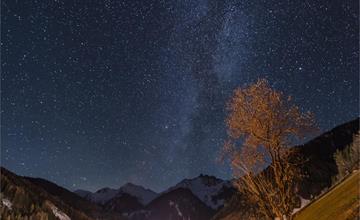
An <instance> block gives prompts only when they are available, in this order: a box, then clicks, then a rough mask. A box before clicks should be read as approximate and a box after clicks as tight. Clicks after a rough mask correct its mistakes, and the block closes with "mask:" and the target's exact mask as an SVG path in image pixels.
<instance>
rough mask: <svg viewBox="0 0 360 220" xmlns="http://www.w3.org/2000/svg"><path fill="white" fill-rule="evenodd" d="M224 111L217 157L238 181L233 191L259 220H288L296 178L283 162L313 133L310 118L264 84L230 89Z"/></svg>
mask: <svg viewBox="0 0 360 220" xmlns="http://www.w3.org/2000/svg"><path fill="white" fill-rule="evenodd" d="M228 110H229V115H228V117H227V119H226V122H227V128H228V139H227V141H226V143H225V145H224V148H223V149H224V151H223V152H224V155H225V156H227V157H229V159H230V161H231V165H232V168H233V172H234V175H235V176H236V177H238V179H239V181H238V183H237V188H238V189H239V190H240V191H241V192H242V193H243V194H244V195H246V197H247V199H248V201H250V202H251V203H253V204H254V205H255V206H257V207H258V210H259V213H261V214H262V215H263V216H266V217H268V218H272V219H274V218H279V219H291V214H292V211H293V209H294V207H295V203H296V199H297V197H296V188H297V186H296V183H297V182H298V179H299V178H301V172H300V170H299V169H298V167H299V166H297V165H298V164H296V163H295V162H294V160H289V156H290V155H291V154H292V151H293V149H292V148H291V147H290V146H293V145H295V143H296V141H298V140H301V139H302V138H304V137H305V136H306V135H307V134H309V133H311V132H313V131H314V130H315V128H316V127H315V120H314V117H313V115H312V114H311V113H310V112H307V113H302V112H301V111H300V109H299V108H298V107H297V106H296V105H293V104H291V97H284V95H283V94H282V93H281V92H279V91H276V90H274V89H272V88H271V87H270V86H269V84H268V82H267V81H266V80H264V79H260V80H258V81H257V82H256V83H255V84H252V85H250V86H248V87H245V88H238V89H236V90H235V92H234V95H233V97H232V99H231V100H230V102H229V103H228Z"/></svg>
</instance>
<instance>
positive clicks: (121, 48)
mask: <svg viewBox="0 0 360 220" xmlns="http://www.w3.org/2000/svg"><path fill="white" fill-rule="evenodd" d="M358 4H359V3H358V1H355V0H349V1H342V0H335V1H331V3H330V2H329V1H325V0H320V1H315V0H307V1H303V0H301V1H300V0H295V1H294V0H291V1H290V0H288V1H275V0H274V1H252V0H248V1H215V0H213V1H210V0H208V1H207V0H202V1H109V0H108V1H61V0H52V1H14V0H3V1H2V2H1V15H2V17H1V19H2V25H1V64H2V71H1V73H2V76H1V77H2V78H1V92H2V97H1V98H2V99H1V110H2V122H1V137H2V138H1V160H2V161H1V163H2V165H3V166H5V167H7V168H9V169H10V170H12V171H14V172H16V173H18V174H21V175H29V176H37V177H43V178H46V179H49V180H51V181H54V182H56V183H58V184H59V185H62V186H65V187H67V188H69V189H77V188H83V189H90V190H96V189H98V188H101V187H105V186H110V187H116V188H117V187H119V186H121V185H122V184H124V183H126V182H134V183H137V184H141V185H143V186H145V187H150V188H152V189H154V190H156V191H160V190H163V189H165V188H167V187H169V186H171V185H172V184H175V183H176V182H178V181H180V180H181V179H183V178H189V177H194V176H197V175H199V174H200V173H204V174H211V175H216V176H218V177H222V178H230V177H231V172H230V170H229V168H228V167H227V166H226V165H221V164H219V163H217V162H216V157H217V155H218V151H219V149H220V148H221V145H222V143H223V138H224V135H225V131H224V118H225V112H224V106H225V102H226V100H228V99H229V97H230V95H231V92H232V90H233V89H234V88H235V87H236V86H242V85H245V84H248V83H251V82H254V81H255V80H257V78H259V77H261V78H267V79H268V80H269V82H270V84H271V85H272V86H273V87H275V88H276V89H279V90H282V91H283V92H284V93H286V94H287V95H292V96H293V97H294V100H295V102H296V103H297V104H298V105H299V106H300V107H301V108H302V109H304V110H310V111H313V112H314V113H315V115H316V117H317V120H318V123H319V126H320V128H321V129H322V130H326V129H330V128H332V127H334V126H335V125H338V124H340V123H343V122H346V121H348V120H351V119H353V118H355V117H357V116H358V115H359V114H358V110H359V109H358V106H359V97H358V91H359V62H358V61H359V52H358V51H359V36H358V32H359V29H358V28H359V23H358V20H359V16H358V14H359V11H358V9H359V5H358Z"/></svg>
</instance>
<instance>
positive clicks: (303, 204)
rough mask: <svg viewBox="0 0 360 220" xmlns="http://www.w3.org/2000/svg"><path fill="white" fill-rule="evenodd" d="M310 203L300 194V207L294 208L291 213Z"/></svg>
mask: <svg viewBox="0 0 360 220" xmlns="http://www.w3.org/2000/svg"><path fill="white" fill-rule="evenodd" d="M309 203H310V200H307V199H304V198H302V197H301V196H300V207H299V208H295V209H294V210H293V212H292V214H295V213H297V212H298V211H300V210H301V209H302V208H304V207H305V206H306V205H307V204H309Z"/></svg>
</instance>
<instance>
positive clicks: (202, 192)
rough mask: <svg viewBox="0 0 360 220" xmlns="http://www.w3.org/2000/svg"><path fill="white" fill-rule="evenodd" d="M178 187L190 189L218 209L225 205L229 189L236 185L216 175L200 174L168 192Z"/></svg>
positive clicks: (208, 204) (209, 205)
mask: <svg viewBox="0 0 360 220" xmlns="http://www.w3.org/2000/svg"><path fill="white" fill-rule="evenodd" d="M178 188H184V189H189V190H190V191H191V192H192V193H193V194H194V195H195V196H196V197H198V198H199V199H200V200H201V201H202V202H203V203H204V204H206V205H207V206H208V207H210V208H212V209H218V208H220V207H221V206H223V205H224V200H225V199H226V198H227V196H226V194H230V192H229V191H233V188H234V187H233V186H232V184H231V182H230V181H225V180H222V179H218V178H216V177H214V176H208V175H200V176H198V177H196V178H193V179H184V180H183V181H181V182H179V183H178V184H176V185H175V186H174V187H171V188H169V189H168V190H166V192H170V191H172V190H175V189H178Z"/></svg>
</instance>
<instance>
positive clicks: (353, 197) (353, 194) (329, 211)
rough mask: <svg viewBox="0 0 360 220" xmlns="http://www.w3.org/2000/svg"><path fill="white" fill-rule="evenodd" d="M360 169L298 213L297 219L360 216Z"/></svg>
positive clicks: (344, 218)
mask: <svg viewBox="0 0 360 220" xmlns="http://www.w3.org/2000/svg"><path fill="white" fill-rule="evenodd" d="M359 184H360V171H356V172H355V173H353V174H351V176H349V177H348V178H346V179H345V180H344V181H343V182H341V183H340V184H339V185H337V186H335V188H333V189H332V190H330V192H328V193H326V194H325V195H323V196H322V197H320V198H319V199H318V200H316V201H315V202H313V203H311V204H310V205H309V206H307V207H305V208H304V209H303V210H302V211H300V212H299V213H298V215H296V217H295V220H312V219H314V220H328V219H332V220H347V219H348V220H350V219H351V220H353V219H360V217H359V210H360V209H359V208H360V200H359V196H360V193H359Z"/></svg>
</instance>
